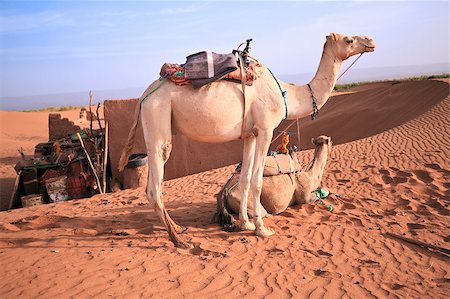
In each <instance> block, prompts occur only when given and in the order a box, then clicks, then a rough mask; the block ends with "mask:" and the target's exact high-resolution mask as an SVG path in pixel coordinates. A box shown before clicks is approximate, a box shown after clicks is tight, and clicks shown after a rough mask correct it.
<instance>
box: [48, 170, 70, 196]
mask: <svg viewBox="0 0 450 299" xmlns="http://www.w3.org/2000/svg"><path fill="white" fill-rule="evenodd" d="M66 181H67V176H65V175H63V176H59V177H56V178H51V179H48V180H47V181H45V187H46V189H47V193H48V196H49V197H50V202H60V201H66V200H67V199H68V198H69V197H68V195H67V191H66Z"/></svg>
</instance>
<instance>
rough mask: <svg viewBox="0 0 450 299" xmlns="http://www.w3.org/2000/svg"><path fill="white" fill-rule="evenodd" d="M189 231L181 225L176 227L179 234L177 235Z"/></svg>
mask: <svg viewBox="0 0 450 299" xmlns="http://www.w3.org/2000/svg"><path fill="white" fill-rule="evenodd" d="M187 230H188V228H187V227H184V226H181V225H177V226H175V231H176V232H177V234H182V233H184V232H185V231H187Z"/></svg>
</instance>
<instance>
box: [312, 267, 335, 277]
mask: <svg viewBox="0 0 450 299" xmlns="http://www.w3.org/2000/svg"><path fill="white" fill-rule="evenodd" d="M312 272H313V274H314V275H315V276H320V277H326V278H341V277H342V274H339V273H337V272H328V271H325V270H322V269H317V270H313V271H312Z"/></svg>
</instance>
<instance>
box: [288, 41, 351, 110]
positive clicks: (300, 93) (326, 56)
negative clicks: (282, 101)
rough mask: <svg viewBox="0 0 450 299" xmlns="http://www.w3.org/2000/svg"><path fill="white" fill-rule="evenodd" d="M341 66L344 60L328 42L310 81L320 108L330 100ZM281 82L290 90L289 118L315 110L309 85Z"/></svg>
mask: <svg viewBox="0 0 450 299" xmlns="http://www.w3.org/2000/svg"><path fill="white" fill-rule="evenodd" d="M341 66H342V61H341V60H340V59H338V58H336V57H335V55H334V53H333V50H332V48H331V46H330V45H329V44H328V42H326V43H325V45H324V50H323V52H322V58H321V60H320V64H319V67H318V69H317V72H316V74H315V76H314V78H313V79H312V80H311V81H310V82H309V85H310V86H311V90H312V93H313V95H314V97H315V99H316V101H317V106H318V108H319V109H320V108H321V107H322V106H323V105H324V104H325V103H326V102H327V101H328V98H329V97H330V95H331V92H332V91H333V88H334V85H335V84H336V80H337V76H338V74H339V70H340V68H341ZM280 83H281V86H282V88H283V89H284V90H287V91H288V93H287V98H286V101H287V105H288V117H287V119H296V118H301V117H305V116H307V115H310V114H311V113H312V112H313V104H312V97H311V91H310V89H309V87H308V86H307V85H302V86H296V85H294V84H287V83H282V82H280ZM319 115H320V114H319Z"/></svg>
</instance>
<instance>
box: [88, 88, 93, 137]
mask: <svg viewBox="0 0 450 299" xmlns="http://www.w3.org/2000/svg"><path fill="white" fill-rule="evenodd" d="M89 119H90V121H89V128H90V129H91V137H92V138H94V133H93V132H92V90H89Z"/></svg>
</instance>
